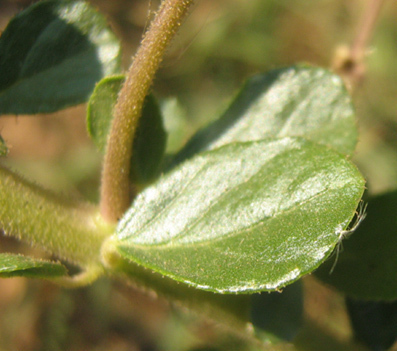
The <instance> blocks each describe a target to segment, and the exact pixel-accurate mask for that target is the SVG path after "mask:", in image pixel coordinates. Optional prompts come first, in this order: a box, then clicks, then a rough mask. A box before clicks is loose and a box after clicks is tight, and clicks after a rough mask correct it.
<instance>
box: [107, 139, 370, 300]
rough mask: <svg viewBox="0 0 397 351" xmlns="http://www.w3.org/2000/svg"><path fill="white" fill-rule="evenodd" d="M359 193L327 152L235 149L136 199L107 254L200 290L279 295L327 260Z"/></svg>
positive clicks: (274, 143) (269, 144)
mask: <svg viewBox="0 0 397 351" xmlns="http://www.w3.org/2000/svg"><path fill="white" fill-rule="evenodd" d="M363 189H364V180H363V178H362V176H361V175H360V173H359V172H358V170H357V169H356V167H355V166H354V165H353V164H352V163H351V162H350V161H348V160H346V158H345V157H344V156H343V155H341V154H339V153H337V152H335V151H333V150H331V149H329V148H327V147H324V146H321V145H318V144H314V143H312V142H309V141H307V140H304V139H301V138H280V139H269V140H263V141H257V142H246V143H233V144H229V145H226V146H224V147H221V148H218V149H215V150H213V151H209V152H205V153H202V154H200V155H197V157H195V158H193V159H192V160H190V161H187V162H185V163H184V164H183V165H181V166H180V167H178V168H177V169H175V170H174V171H173V172H170V173H169V174H168V175H166V176H164V177H163V178H161V179H160V180H159V181H158V182H157V183H156V184H154V185H153V186H151V187H149V188H147V189H146V190H145V191H143V192H142V193H141V194H140V195H139V196H138V197H137V198H136V200H135V202H134V204H133V206H132V208H131V209H130V210H129V211H128V212H127V214H126V215H125V217H124V218H123V220H122V221H121V222H120V224H119V227H118V229H117V235H115V236H113V237H112V239H111V240H110V241H109V243H108V245H109V247H110V248H111V247H113V250H116V251H118V252H119V254H120V255H122V256H123V257H125V258H126V259H128V260H130V261H132V262H135V263H138V264H140V265H142V266H145V267H147V268H151V269H153V270H154V271H157V272H159V273H161V274H164V275H167V276H169V277H171V278H173V279H176V280H178V281H182V282H185V283H187V284H190V285H193V286H195V287H197V288H201V289H204V290H210V291H214V292H222V293H226V292H240V293H241V292H255V291H261V290H268V291H271V290H277V289H280V288H282V287H283V286H286V285H288V284H289V283H292V282H293V281H295V280H296V279H298V278H299V277H300V276H302V275H303V274H306V273H308V272H311V271H312V270H313V269H315V268H316V267H318V266H319V265H320V263H321V262H323V261H324V260H325V259H326V258H327V257H328V255H329V254H330V253H331V252H332V250H333V248H334V246H335V245H336V244H337V243H338V240H339V236H340V233H341V231H342V230H343V229H344V228H346V226H347V225H348V224H349V222H350V220H351V218H352V217H353V215H354V211H355V209H356V207H357V204H358V202H359V200H360V198H361V196H362V192H363Z"/></svg>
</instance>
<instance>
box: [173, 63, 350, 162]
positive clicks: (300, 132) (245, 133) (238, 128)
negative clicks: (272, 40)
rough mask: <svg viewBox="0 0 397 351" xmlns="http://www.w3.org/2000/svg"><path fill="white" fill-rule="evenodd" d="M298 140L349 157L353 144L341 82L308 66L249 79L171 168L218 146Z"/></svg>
mask: <svg viewBox="0 0 397 351" xmlns="http://www.w3.org/2000/svg"><path fill="white" fill-rule="evenodd" d="M288 136H291V137H292V136H301V137H305V138H308V139H310V140H312V141H315V142H318V143H320V144H323V145H327V146H329V147H332V148H335V149H336V150H337V151H339V152H341V153H345V154H348V155H350V154H351V153H352V152H353V151H354V149H355V145H356V143H357V130H356V124H355V119H354V109H353V106H352V101H351V98H350V97H349V95H348V93H347V91H346V89H345V87H344V85H343V82H342V80H341V79H340V78H339V77H338V76H336V75H335V74H332V73H331V72H329V71H327V70H324V69H321V68H315V67H310V66H292V67H287V68H282V69H277V70H273V71H270V72H268V73H265V74H260V75H256V76H254V77H252V78H251V79H249V80H248V81H247V82H246V83H245V85H244V86H243V88H242V89H241V91H240V92H239V94H238V95H237V96H236V98H235V99H234V100H233V101H232V103H231V105H230V106H229V108H228V109H227V110H226V111H225V112H224V113H223V115H222V116H221V117H220V118H219V119H218V120H216V121H215V122H213V123H212V124H210V125H209V126H208V127H206V128H204V129H202V130H200V131H199V132H197V133H196V134H195V135H194V136H193V138H192V139H191V140H190V141H189V142H188V143H187V145H186V146H185V147H184V148H183V149H182V151H181V152H180V153H179V154H178V155H177V156H176V157H175V159H174V161H173V165H174V166H175V165H176V164H179V163H181V162H182V161H184V160H186V159H188V158H190V157H191V156H193V155H194V154H196V153H198V152H201V151H204V150H212V149H214V148H217V147H220V146H222V145H225V144H228V143H231V142H238V141H253V140H260V139H265V138H270V137H288Z"/></svg>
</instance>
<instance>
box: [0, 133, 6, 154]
mask: <svg viewBox="0 0 397 351" xmlns="http://www.w3.org/2000/svg"><path fill="white" fill-rule="evenodd" d="M7 153H8V149H7V146H6V143H5V141H4V140H3V138H2V137H1V135H0V156H5V155H7Z"/></svg>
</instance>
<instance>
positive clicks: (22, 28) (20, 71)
mask: <svg viewBox="0 0 397 351" xmlns="http://www.w3.org/2000/svg"><path fill="white" fill-rule="evenodd" d="M119 71H120V45H119V42H118V41H117V39H116V37H115V36H114V35H113V33H112V32H111V31H110V30H109V29H108V27H107V24H106V21H105V19H104V17H103V16H102V15H100V14H99V13H97V12H96V11H95V10H94V9H93V8H92V7H91V6H89V5H88V4H87V3H86V2H83V1H52V0H50V1H41V2H39V3H37V4H34V5H32V6H30V7H29V8H27V9H26V10H24V11H22V12H21V13H20V14H18V15H17V16H15V18H14V19H12V20H11V21H10V23H9V25H8V26H7V28H6V29H5V30H4V32H3V35H2V36H1V38H0V77H1V78H0V114H35V113H46V112H53V111H57V110H59V109H62V108H65V107H68V106H72V105H76V104H78V103H82V102H84V101H86V100H87V99H88V97H89V95H90V94H91V92H92V90H93V88H94V85H95V82H96V81H98V80H99V79H100V78H101V77H102V76H104V75H107V74H112V73H116V72H119Z"/></svg>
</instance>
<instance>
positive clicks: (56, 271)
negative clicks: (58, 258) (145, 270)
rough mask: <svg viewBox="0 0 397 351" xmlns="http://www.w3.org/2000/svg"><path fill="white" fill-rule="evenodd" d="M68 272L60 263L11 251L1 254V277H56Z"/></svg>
mask: <svg viewBox="0 0 397 351" xmlns="http://www.w3.org/2000/svg"><path fill="white" fill-rule="evenodd" d="M66 274H67V270H66V267H65V266H63V265H62V264H60V263H57V262H52V261H47V260H40V259H35V258H30V257H26V256H22V255H15V254H10V253H2V254H0V278H11V277H27V278H55V277H60V276H64V275H66Z"/></svg>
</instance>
